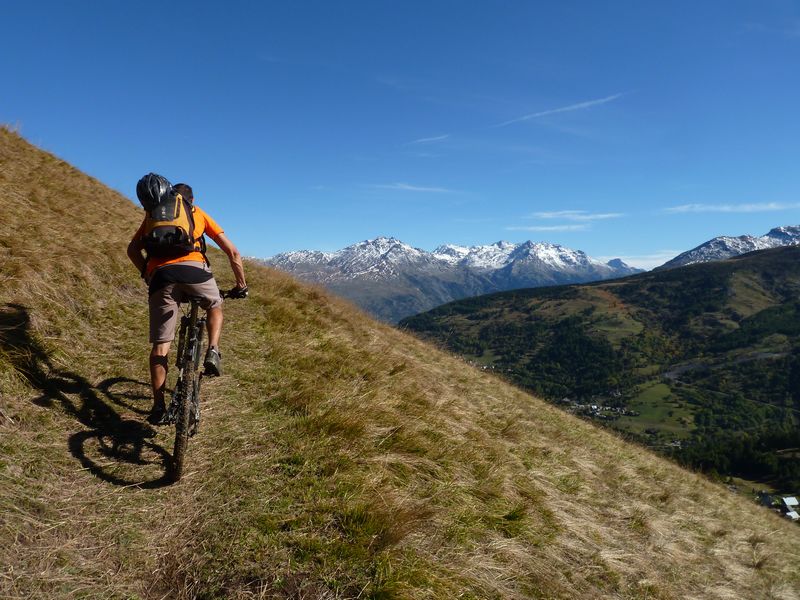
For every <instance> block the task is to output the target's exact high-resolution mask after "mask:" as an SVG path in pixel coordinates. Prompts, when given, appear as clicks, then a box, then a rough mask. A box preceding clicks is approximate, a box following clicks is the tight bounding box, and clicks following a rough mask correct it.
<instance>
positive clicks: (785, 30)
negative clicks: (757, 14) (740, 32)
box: [745, 19, 800, 38]
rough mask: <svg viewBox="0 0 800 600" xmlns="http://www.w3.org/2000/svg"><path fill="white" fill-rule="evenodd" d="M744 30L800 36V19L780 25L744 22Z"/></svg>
mask: <svg viewBox="0 0 800 600" xmlns="http://www.w3.org/2000/svg"><path fill="white" fill-rule="evenodd" d="M745 30H746V31H751V32H755V33H766V34H772V35H781V36H784V37H788V38H798V37H800V19H794V20H790V21H788V22H786V23H784V24H782V25H778V26H775V25H767V24H766V23H746V24H745Z"/></svg>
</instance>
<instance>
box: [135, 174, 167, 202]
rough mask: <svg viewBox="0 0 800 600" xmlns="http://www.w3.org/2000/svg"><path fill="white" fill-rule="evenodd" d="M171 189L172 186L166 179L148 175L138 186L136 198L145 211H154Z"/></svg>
mask: <svg viewBox="0 0 800 600" xmlns="http://www.w3.org/2000/svg"><path fill="white" fill-rule="evenodd" d="M171 189H172V184H171V183H170V182H169V181H167V178H166V177H162V176H161V175H157V174H156V173H148V174H147V175H145V176H144V177H142V178H141V179H140V180H139V183H137V184H136V196H137V197H138V198H139V202H141V203H142V206H144V208H145V210H153V209H154V208H155V207H156V206H157V205H158V203H159V202H160V201H161V198H163V197H164V196H165V195H166V194H167V193H169V191H170V190H171Z"/></svg>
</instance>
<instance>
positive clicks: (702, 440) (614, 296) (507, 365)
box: [401, 247, 800, 489]
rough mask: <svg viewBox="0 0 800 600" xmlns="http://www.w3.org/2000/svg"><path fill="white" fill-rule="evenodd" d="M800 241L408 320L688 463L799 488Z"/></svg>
mask: <svg viewBox="0 0 800 600" xmlns="http://www.w3.org/2000/svg"><path fill="white" fill-rule="evenodd" d="M798 299H800V249H798V248H792V247H789V248H777V249H773V250H765V251H761V252H755V253H751V254H748V255H745V256H742V257H738V258H736V259H732V260H728V261H723V262H716V263H706V264H698V265H692V266H688V267H682V268H679V269H672V270H660V271H655V272H651V273H645V274H640V275H636V276H632V277H629V278H625V279H620V280H615V281H609V282H600V283H593V284H584V285H575V286H562V287H551V288H547V289H528V290H517V291H513V292H505V293H501V294H494V295H489V296H482V297H479V298H473V299H469V300H462V301H459V302H453V303H450V304H447V305H445V306H441V307H438V308H437V309H435V310H432V311H430V312H427V313H423V314H421V315H418V316H415V317H411V318H409V319H406V320H405V321H403V322H402V323H401V326H403V327H406V328H408V329H409V330H411V331H414V332H416V333H417V334H419V335H421V336H422V337H424V338H426V339H430V340H436V341H438V342H439V343H440V344H442V345H444V346H445V347H447V348H448V349H450V350H452V351H454V352H456V353H459V354H461V355H462V356H464V357H465V358H466V359H467V360H470V361H473V362H475V363H477V364H478V365H481V366H482V367H483V368H485V369H488V370H493V371H495V372H496V373H499V374H501V375H502V376H503V377H505V378H507V379H509V380H511V381H512V382H514V383H516V384H517V385H520V386H521V387H523V388H526V389H529V390H531V391H534V392H536V393H538V394H540V395H542V396H544V397H545V398H547V399H549V400H551V401H553V402H557V403H560V404H562V405H564V406H566V407H568V408H569V409H570V410H572V411H573V412H576V413H578V414H581V415H584V416H586V417H589V418H591V419H594V420H597V421H601V422H603V423H604V424H606V425H608V426H610V427H612V428H614V429H615V430H617V431H619V432H621V433H622V434H623V435H625V436H628V437H631V438H633V439H635V440H637V441H639V442H641V443H644V444H646V445H648V446H650V447H653V448H656V449H658V450H659V451H661V452H663V453H666V454H668V455H670V456H672V457H674V458H675V459H677V460H678V461H679V462H681V463H683V464H687V465H690V466H693V467H697V468H701V469H703V470H705V471H707V472H711V473H716V474H719V475H725V476H739V477H744V478H746V479H748V480H751V481H760V482H762V483H765V484H766V483H769V484H773V485H775V486H777V487H779V488H784V489H798V488H800V462H798V461H797V460H796V458H795V457H794V456H793V455H792V453H791V452H787V449H791V448H796V447H798V446H800V426H798V423H800V385H798V384H800V301H799V300H798Z"/></svg>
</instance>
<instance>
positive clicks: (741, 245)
mask: <svg viewBox="0 0 800 600" xmlns="http://www.w3.org/2000/svg"><path fill="white" fill-rule="evenodd" d="M798 244H800V225H788V226H784V227H775V228H774V229H771V230H770V231H769V232H768V233H766V234H765V235H762V236H752V235H740V236H737V237H731V236H726V235H723V236H719V237H715V238H714V239H711V240H709V241H707V242H705V243H703V244H700V245H699V246H697V247H696V248H692V249H691V250H688V251H686V252H684V253H683V254H679V255H678V256H676V257H675V258H673V259H672V260H670V261H668V262H666V263H664V264H663V265H661V266H660V267H658V269H673V268H675V267H683V266H686V265H693V264H696V263H704V262H711V261H715V260H725V259H726V258H732V257H734V256H739V255H741V254H747V253H748V252H754V251H756V250H767V249H769V248H778V247H780V246H797V245H798Z"/></svg>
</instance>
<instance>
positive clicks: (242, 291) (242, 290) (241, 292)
mask: <svg viewBox="0 0 800 600" xmlns="http://www.w3.org/2000/svg"><path fill="white" fill-rule="evenodd" d="M225 297H226V298H247V286H246V285H245V286H243V287H239V286H238V285H237V286H236V287H233V288H231V289H230V290H229V291H228V292H227V293H226V294H225Z"/></svg>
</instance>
